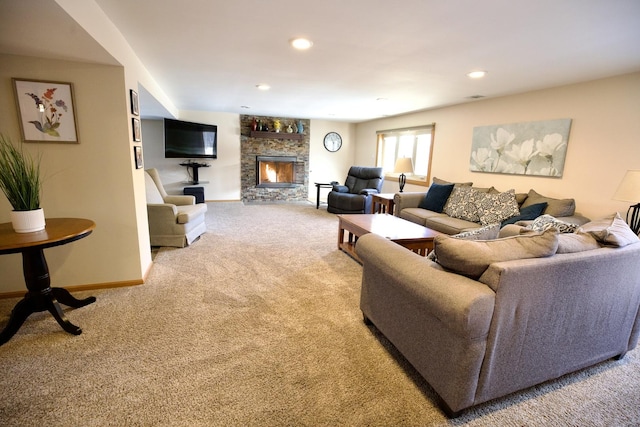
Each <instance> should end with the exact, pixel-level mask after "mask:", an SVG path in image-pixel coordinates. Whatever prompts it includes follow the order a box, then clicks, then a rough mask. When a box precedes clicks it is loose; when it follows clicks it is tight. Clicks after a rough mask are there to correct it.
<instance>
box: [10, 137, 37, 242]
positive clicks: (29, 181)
mask: <svg viewBox="0 0 640 427" xmlns="http://www.w3.org/2000/svg"><path fill="white" fill-rule="evenodd" d="M40 184H41V181H40V159H39V158H38V159H34V158H33V157H31V156H30V155H29V154H27V153H25V152H24V151H23V150H22V147H21V149H20V150H18V149H17V148H16V147H15V146H14V145H13V144H12V143H11V140H9V139H8V138H5V136H4V135H2V134H0V188H2V192H3V193H4V194H5V196H7V199H8V200H9V203H11V206H12V207H13V211H12V212H11V223H12V225H13V229H14V230H15V232H16V233H30V232H34V231H40V230H44V227H45V219H44V211H43V210H42V208H40Z"/></svg>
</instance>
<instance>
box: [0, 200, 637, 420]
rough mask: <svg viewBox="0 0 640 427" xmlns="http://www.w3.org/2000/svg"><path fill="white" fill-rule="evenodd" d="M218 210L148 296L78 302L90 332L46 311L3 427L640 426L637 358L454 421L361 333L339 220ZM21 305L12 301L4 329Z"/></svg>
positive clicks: (161, 267) (6, 304)
mask: <svg viewBox="0 0 640 427" xmlns="http://www.w3.org/2000/svg"><path fill="white" fill-rule="evenodd" d="M208 207H209V212H208V215H207V226H208V231H207V233H206V234H204V235H203V236H202V237H201V238H200V239H199V240H198V241H196V242H195V243H194V244H193V245H192V246H190V247H187V248H183V249H175V248H161V249H160V250H159V251H158V253H157V255H156V256H155V260H154V265H153V268H152V270H151V273H150V275H149V277H148V280H147V282H146V284H144V285H141V286H135V287H130V288H119V289H110V290H102V291H93V292H76V293H75V294H76V296H78V297H85V296H88V295H95V296H96V297H97V302H96V303H94V304H92V305H90V306H87V307H83V308H80V309H74V310H72V309H69V310H66V312H67V316H68V317H69V319H70V320H71V321H72V322H73V323H75V324H77V325H79V326H81V327H82V329H83V333H82V335H80V336H73V335H69V334H67V333H65V332H63V331H62V330H61V328H60V327H59V326H58V324H57V323H56V322H55V320H54V319H53V318H52V317H51V315H49V314H48V313H37V314H34V315H32V316H31V317H30V318H29V319H27V321H26V323H25V324H24V325H23V327H22V328H21V329H20V331H18V333H17V334H16V335H15V336H14V337H13V338H12V339H11V340H10V341H9V342H8V343H6V344H5V345H3V346H1V347H0V372H1V377H0V425H2V426H42V425H47V426H462V425H465V426H554V425H555V426H565V425H571V426H632V425H640V411H639V409H638V408H639V407H640V355H639V350H637V349H636V350H634V351H632V352H630V353H628V354H627V356H626V357H625V358H624V359H623V360H621V361H613V360H611V361H607V362H604V363H602V364H599V365H597V366H595V367H592V368H589V369H586V370H583V371H581V372H579V373H576V374H572V375H568V376H565V377H563V378H561V379H559V380H556V381H552V382H549V383H546V384H544V385H541V386H538V387H534V388H531V389H529V390H526V391H524V392H522V393H517V394H514V395H511V396H508V397H507V398H504V399H499V400H497V401H493V402H489V403H487V404H483V405H480V406H478V407H476V408H473V409H471V410H468V411H466V412H464V413H463V415H462V416H461V417H459V418H457V419H455V420H448V419H447V418H446V417H445V416H444V415H443V413H442V412H441V411H440V410H439V409H438V407H437V406H436V404H435V395H434V393H433V391H432V390H431V388H430V387H429V386H428V384H426V382H425V381H424V380H423V379H422V378H421V377H419V375H417V374H416V372H415V371H414V370H413V369H412V368H411V366H410V365H408V363H407V362H406V361H405V360H404V359H403V358H402V356H401V355H399V354H398V352H397V351H396V350H395V349H394V348H393V346H391V345H390V344H389V343H388V342H387V341H386V340H385V339H384V337H382V336H381V335H380V334H379V333H378V332H377V331H376V330H375V328H373V327H367V326H366V325H364V323H363V322H362V315H361V313H360V310H359V308H358V303H359V291H360V279H361V271H362V269H361V267H360V265H359V264H357V263H356V262H355V261H354V260H352V259H351V258H350V257H349V256H347V255H346V254H344V253H342V252H341V251H339V250H337V248H336V241H337V224H338V221H337V218H336V217H335V216H334V215H332V214H329V213H327V212H326V210H324V209H322V208H321V209H319V210H316V209H315V206H313V205H311V204H308V205H301V204H291V205H288V204H268V205H256V204H253V205H246V206H245V205H243V204H242V203H209V204H208ZM49 250H55V249H49ZM53 279H54V283H53V284H54V285H55V276H54V278H53ZM16 302H17V299H9V300H0V327H3V326H4V325H5V324H6V322H7V321H8V318H9V313H10V311H11V309H12V307H13V306H14V305H15V303H16ZM542 350H543V349H541V351H542Z"/></svg>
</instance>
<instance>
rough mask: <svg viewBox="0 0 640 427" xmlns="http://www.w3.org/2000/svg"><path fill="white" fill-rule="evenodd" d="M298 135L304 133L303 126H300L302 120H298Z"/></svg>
mask: <svg viewBox="0 0 640 427" xmlns="http://www.w3.org/2000/svg"><path fill="white" fill-rule="evenodd" d="M298 133H304V125H303V124H302V120H298Z"/></svg>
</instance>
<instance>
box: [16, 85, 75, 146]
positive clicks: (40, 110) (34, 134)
mask: <svg viewBox="0 0 640 427" xmlns="http://www.w3.org/2000/svg"><path fill="white" fill-rule="evenodd" d="M11 80H13V90H14V94H15V99H16V105H17V106H18V113H19V114H18V117H19V119H20V133H21V136H22V140H23V141H25V142H74V143H77V142H78V129H77V125H76V117H75V110H74V100H73V85H72V84H71V83H63V82H45V81H40V80H23V79H17V78H13V79H11Z"/></svg>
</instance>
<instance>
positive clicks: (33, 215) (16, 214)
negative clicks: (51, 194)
mask: <svg viewBox="0 0 640 427" xmlns="http://www.w3.org/2000/svg"><path fill="white" fill-rule="evenodd" d="M11 225H13V230H14V231H15V232H16V233H33V232H34V231H41V230H44V226H45V221H44V211H43V210H42V208H40V209H35V210H32V211H11Z"/></svg>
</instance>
